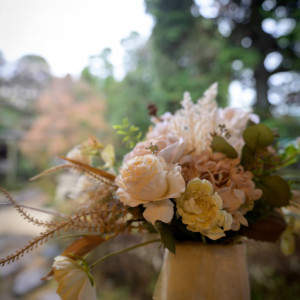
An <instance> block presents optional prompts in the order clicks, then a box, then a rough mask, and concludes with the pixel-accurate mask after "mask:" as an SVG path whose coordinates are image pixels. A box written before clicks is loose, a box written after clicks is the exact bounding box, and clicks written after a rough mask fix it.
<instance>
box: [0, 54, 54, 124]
mask: <svg viewBox="0 0 300 300" xmlns="http://www.w3.org/2000/svg"><path fill="white" fill-rule="evenodd" d="M0 61H2V63H0V119H1V121H0V124H1V125H0V126H2V127H4V128H10V129H18V130H24V129H26V128H27V127H28V126H30V122H31V120H32V117H33V116H34V114H35V104H36V99H37V98H38V96H39V95H40V94H41V92H42V91H43V89H44V88H45V87H46V86H47V84H48V83H49V81H50V78H51V73H50V67H49V65H48V63H47V61H46V60H45V59H44V58H42V57H41V56H36V55H27V56H23V57H22V58H20V59H19V60H18V61H17V62H15V63H8V62H6V61H5V60H4V58H3V56H2V58H1V59H0Z"/></svg>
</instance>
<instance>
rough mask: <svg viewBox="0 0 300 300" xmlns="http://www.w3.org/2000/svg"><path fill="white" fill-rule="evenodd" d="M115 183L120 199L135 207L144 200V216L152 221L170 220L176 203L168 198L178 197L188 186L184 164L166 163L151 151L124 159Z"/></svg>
mask: <svg viewBox="0 0 300 300" xmlns="http://www.w3.org/2000/svg"><path fill="white" fill-rule="evenodd" d="M116 184H117V186H118V187H119V189H118V190H117V195H118V196H119V198H120V201H122V202H123V203H124V204H125V205H129V206H132V207H134V206H137V205H139V204H143V205H144V206H145V207H146V210H145V212H144V217H145V218H146V219H147V220H148V221H150V222H152V223H154V222H155V221H156V220H161V221H163V222H166V223H167V222H170V221H171V219H172V217H173V204H172V202H171V201H170V200H166V199H169V198H177V197H179V195H180V193H182V192H183V191H184V189H185V182H184V179H183V177H182V175H181V167H179V166H177V165H174V164H172V165H171V164H167V163H166V162H165V160H164V159H163V158H162V157H157V156H155V155H152V154H148V155H143V156H136V157H135V158H133V159H131V160H129V161H127V162H125V163H124V165H123V166H122V168H121V169H120V174H119V176H117V178H116ZM162 212H163V213H162Z"/></svg>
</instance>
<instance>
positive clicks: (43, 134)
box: [21, 76, 108, 167]
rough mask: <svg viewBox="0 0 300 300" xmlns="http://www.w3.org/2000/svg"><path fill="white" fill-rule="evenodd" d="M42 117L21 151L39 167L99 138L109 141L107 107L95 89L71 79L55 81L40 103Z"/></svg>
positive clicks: (27, 134)
mask: <svg viewBox="0 0 300 300" xmlns="http://www.w3.org/2000/svg"><path fill="white" fill-rule="evenodd" d="M37 109H38V111H39V116H38V117H37V118H36V119H35V121H34V123H33V125H32V127H31V128H30V130H29V131H27V132H26V133H25V135H24V136H23V139H22V142H21V151H22V152H23V153H24V155H26V156H27V157H29V158H31V159H32V161H33V162H34V163H35V164H36V165H39V166H41V165H44V167H45V165H46V164H48V163H49V158H51V157H54V156H56V155H59V154H61V155H65V154H66V152H68V151H69V150H70V149H71V148H72V147H74V146H76V145H77V144H80V143H81V142H82V141H84V140H87V138H88V137H89V136H91V135H99V133H100V132H101V133H102V136H101V138H103V139H106V140H107V136H105V134H106V133H107V132H108V127H107V125H106V122H105V121H104V118H103V115H104V111H105V103H104V101H103V100H102V97H101V96H100V95H99V93H98V92H97V91H95V89H94V88H92V87H91V86H89V85H87V84H86V83H84V82H74V81H73V80H72V79H71V77H69V76H67V77H66V78H63V79H58V78H55V79H52V81H51V84H50V86H49V87H48V88H47V89H46V90H45V91H44V92H43V93H42V95H41V96H40V97H39V99H38V101H37Z"/></svg>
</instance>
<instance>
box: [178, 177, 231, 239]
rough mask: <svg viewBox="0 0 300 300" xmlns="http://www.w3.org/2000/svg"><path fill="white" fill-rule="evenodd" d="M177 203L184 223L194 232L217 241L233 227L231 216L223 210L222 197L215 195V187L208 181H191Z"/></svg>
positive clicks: (195, 179)
mask: <svg viewBox="0 0 300 300" xmlns="http://www.w3.org/2000/svg"><path fill="white" fill-rule="evenodd" d="M176 203H177V212H178V214H179V215H180V216H181V217H182V222H183V223H184V224H186V225H187V228H188V229H189V230H191V231H193V232H200V233H202V234H203V235H205V236H207V237H209V238H210V239H212V240H216V239H219V238H220V237H222V236H224V235H225V234H224V231H225V230H229V229H230V227H231V223H232V217H231V215H230V214H228V213H227V212H226V211H224V210H223V209H222V207H223V202H222V199H221V197H220V196H219V195H218V194H217V193H213V186H212V184H211V182H209V181H208V180H206V179H202V180H201V179H199V178H194V179H192V180H191V181H189V183H188V185H187V187H186V190H185V192H184V193H183V194H182V195H181V196H180V197H179V198H178V199H176Z"/></svg>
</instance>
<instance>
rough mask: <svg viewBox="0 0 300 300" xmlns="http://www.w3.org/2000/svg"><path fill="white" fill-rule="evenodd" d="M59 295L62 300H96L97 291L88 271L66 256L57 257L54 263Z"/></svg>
mask: <svg viewBox="0 0 300 300" xmlns="http://www.w3.org/2000/svg"><path fill="white" fill-rule="evenodd" d="M53 271H54V278H55V279H56V281H57V282H58V288H57V291H56V292H57V294H58V295H59V296H60V297H61V299H62V300H87V299H88V300H96V299H97V297H96V289H95V287H94V286H93V285H92V283H91V280H90V278H89V276H88V269H87V267H86V268H85V267H84V266H81V265H79V263H78V262H77V261H75V260H73V259H71V258H69V257H66V256H56V257H55V259H54V263H53Z"/></svg>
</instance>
